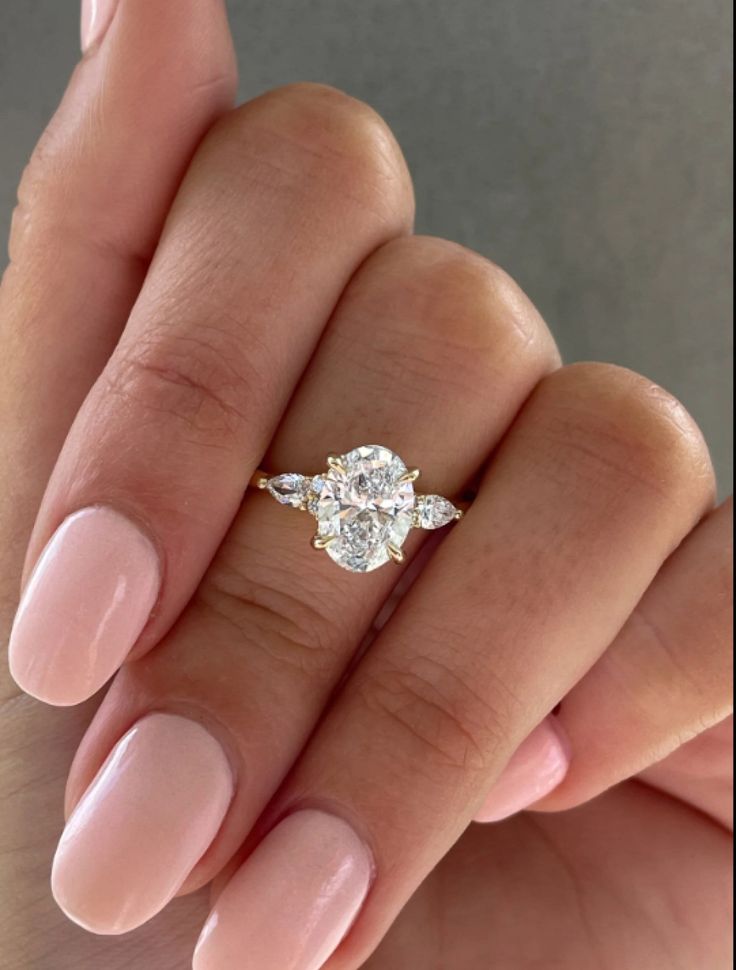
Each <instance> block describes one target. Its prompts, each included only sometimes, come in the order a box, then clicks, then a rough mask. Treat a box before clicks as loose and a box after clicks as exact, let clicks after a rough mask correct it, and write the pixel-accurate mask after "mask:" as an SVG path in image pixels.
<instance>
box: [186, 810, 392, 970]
mask: <svg viewBox="0 0 736 970" xmlns="http://www.w3.org/2000/svg"><path fill="white" fill-rule="evenodd" d="M372 871H373V865H372V860H371V856H370V853H369V851H368V849H367V848H366V846H365V845H364V843H363V842H362V841H361V840H360V839H359V838H358V836H357V835H356V834H355V832H354V831H353V829H352V828H351V827H350V826H349V825H348V824H347V822H344V821H343V820H342V819H340V818H338V817H337V816H335V815H328V814H326V813H324V812H319V811H312V810H308V811H301V812H296V813H295V814H294V815H290V816H288V817H287V818H285V819H284V821H283V822H281V823H280V824H279V825H277V826H276V828H275V829H273V831H272V832H270V833H269V834H268V835H267V836H266V838H265V839H264V840H263V842H261V844H260V845H259V846H258V848H257V849H256V850H255V851H254V852H253V854H252V855H251V856H250V858H249V859H248V860H247V861H246V862H245V863H244V865H243V866H242V867H241V868H240V869H239V871H238V872H237V873H236V874H235V876H233V878H232V879H231V880H230V882H229V883H228V885H227V886H226V888H225V890H224V891H223V893H222V895H221V896H220V898H219V899H218V900H217V903H216V905H215V908H214V910H213V911H212V914H211V916H210V918H209V919H208V920H207V923H206V924H205V927H204V929H203V930H202V935H201V936H200V938H199V942H198V944H197V949H196V951H195V954H194V970H243V967H246V966H248V967H252V968H253V970H255V968H256V967H257V968H258V970H287V968H288V970H319V967H321V966H322V965H323V964H324V963H325V962H326V961H327V960H328V959H329V957H330V956H331V955H332V953H333V952H334V951H335V949H336V948H337V947H338V945H339V944H340V942H341V940H342V939H343V937H344V936H345V934H346V933H347V932H348V930H349V929H350V927H351V925H352V923H353V921H354V920H355V917H356V916H357V914H358V912H359V910H360V908H361V906H362V905H363V901H364V900H365V897H366V894H367V893H368V889H369V887H370V883H371V877H372Z"/></svg>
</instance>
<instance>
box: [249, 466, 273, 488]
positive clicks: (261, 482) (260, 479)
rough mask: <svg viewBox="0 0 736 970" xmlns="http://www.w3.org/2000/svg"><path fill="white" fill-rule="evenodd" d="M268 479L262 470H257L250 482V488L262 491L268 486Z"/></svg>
mask: <svg viewBox="0 0 736 970" xmlns="http://www.w3.org/2000/svg"><path fill="white" fill-rule="evenodd" d="M268 478H269V476H268V475H267V474H266V473H265V472H264V471H263V470H262V469H260V468H258V469H257V470H256V471H255V472H254V473H253V477H252V478H251V480H250V484H251V487H252V488H260V489H264V488H265V487H266V485H268Z"/></svg>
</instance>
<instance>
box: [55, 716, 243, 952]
mask: <svg viewBox="0 0 736 970" xmlns="http://www.w3.org/2000/svg"><path fill="white" fill-rule="evenodd" d="M232 795H233V777H232V772H231V770H230V765H229V762H228V760H227V757H226V756H225V753H224V751H223V750H222V748H221V747H220V745H219V744H218V742H217V741H216V740H215V739H214V738H213V737H212V735H211V734H209V733H208V732H207V731H206V730H205V729H204V728H203V727H201V726H200V725H199V724H197V723H196V722H195V721H190V720H189V719H188V718H184V717H179V716H177V715H173V714H151V715H149V716H148V717H145V718H143V720H141V721H139V722H138V723H137V724H136V725H135V726H134V727H132V728H131V730H130V731H128V733H127V734H126V735H125V737H123V738H122V740H121V741H119V742H118V744H117V745H116V746H115V748H113V751H112V754H111V755H110V757H109V758H108V760H107V762H106V763H105V765H104V766H103V767H102V769H101V770H100V772H99V774H98V775H97V777H96V778H95V780H94V781H93V782H92V784H91V785H90V787H89V788H88V789H87V791H86V792H85V794H84V796H83V797H82V800H81V801H80V802H79V804H78V805H77V807H76V809H75V810H74V812H73V813H72V815H71V817H70V819H69V821H68V822H67V825H66V828H65V829H64V834H63V835H62V837H61V841H60V842H59V847H58V849H57V850H56V856H55V858H54V867H53V871H52V875H51V888H52V890H53V894H54V898H55V899H56V902H57V903H58V904H59V906H60V907H61V909H62V910H63V911H64V912H65V913H66V915H67V916H68V917H69V918H70V919H72V920H74V922H75V923H79V925H80V926H83V927H84V928H85V929H87V930H91V931H92V932H93V933H104V934H114V933H126V932H127V931H128V930H132V929H135V927H136V926H140V925H141V924H142V923H145V922H146V920H148V919H150V918H151V917H152V916H154V915H155V914H156V913H157V912H159V910H161V909H162V908H163V907H164V906H165V905H166V903H168V901H169V900H170V899H171V898H172V897H173V896H174V895H175V894H176V892H177V891H178V890H179V888H180V887H181V885H182V883H183V882H184V880H185V879H186V877H187V876H188V875H189V873H190V872H191V871H192V869H193V868H194V866H195V864H196V863H197V862H198V861H199V859H200V858H201V857H202V856H203V855H204V853H205V851H206V850H207V848H208V847H209V845H210V843H211V842H212V840H213V839H214V837H215V836H216V835H217V832H218V831H219V829H220V826H221V824H222V820H223V819H224V817H225V814H226V812H227V810H228V807H229V805H230V801H231V799H232Z"/></svg>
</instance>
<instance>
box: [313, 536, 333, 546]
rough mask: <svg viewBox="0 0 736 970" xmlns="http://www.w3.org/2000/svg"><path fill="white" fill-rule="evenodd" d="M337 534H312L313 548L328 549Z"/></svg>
mask: <svg viewBox="0 0 736 970" xmlns="http://www.w3.org/2000/svg"><path fill="white" fill-rule="evenodd" d="M335 539H337V536H320V535H317V536H312V549H326V548H327V547H328V546H329V545H330V543H331V542H334V541H335Z"/></svg>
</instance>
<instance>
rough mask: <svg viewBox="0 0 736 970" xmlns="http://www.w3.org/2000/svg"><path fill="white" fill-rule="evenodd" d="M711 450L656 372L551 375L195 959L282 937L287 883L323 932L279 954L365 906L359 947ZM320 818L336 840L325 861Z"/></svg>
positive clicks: (682, 521) (293, 903) (706, 492)
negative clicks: (312, 844)
mask: <svg viewBox="0 0 736 970" xmlns="http://www.w3.org/2000/svg"><path fill="white" fill-rule="evenodd" d="M704 462H705V458H704V454H703V445H702V439H701V438H700V436H699V435H698V434H697V432H696V431H695V429H694V426H693V424H692V422H691V421H690V419H689V418H687V417H686V416H684V415H683V413H682V410H681V409H680V408H679V407H678V406H677V405H675V403H674V402H672V401H671V399H668V398H666V397H664V395H662V393H661V392H655V391H654V390H653V389H652V387H651V385H650V384H649V383H648V382H646V381H644V380H643V379H642V378H639V377H637V376H635V375H632V374H631V373H630V372H628V371H622V370H619V369H617V368H613V367H607V366H605V365H599V366H596V365H580V366H577V367H571V368H566V369H564V370H562V371H559V372H558V373H557V374H555V375H553V376H551V377H548V378H546V379H545V381H543V382H542V384H541V385H540V386H539V387H538V388H537V390H536V391H535V393H534V394H533V395H532V398H531V399H530V401H529V402H528V403H527V404H526V406H525V407H524V409H523V411H522V413H521V415H520V416H519V417H518V419H517V420H516V422H515V423H514V426H513V427H512V429H511V430H510V432H509V434H508V435H507V437H506V439H505V442H504V444H503V446H502V448H501V449H500V451H499V452H498V454H497V456H496V458H495V461H494V463H493V464H492V465H491V468H490V470H489V473H488V474H487V476H486V478H485V480H484V482H483V484H482V486H481V490H480V493H479V496H478V499H477V500H476V502H475V503H474V505H473V507H472V508H471V510H470V512H469V513H468V515H467V516H466V519H465V520H464V521H463V522H461V523H460V524H459V525H458V526H457V527H456V529H455V530H454V531H453V532H452V533H451V534H450V535H449V536H448V538H447V539H446V540H445V542H444V543H443V544H442V546H441V547H440V549H439V550H438V551H437V552H436V553H435V555H434V556H433V558H432V560H431V562H430V563H429V564H428V565H427V567H426V568H425V570H424V572H423V574H422V576H421V577H420V579H419V581H418V582H417V583H416V584H415V586H414V587H413V588H412V590H411V591H410V592H409V593H408V594H407V597H406V599H405V600H404V601H403V602H402V604H401V606H400V607H399V609H398V610H397V612H396V613H395V614H394V616H393V617H392V618H391V620H390V621H389V623H388V624H387V625H386V627H385V628H384V629H383V631H382V632H381V634H380V636H379V637H378V638H377V640H376V641H375V643H374V644H373V646H372V648H371V650H370V652H369V653H368V654H367V655H366V657H365V658H364V660H363V661H362V662H361V664H360V665H359V666H358V668H357V670H356V671H355V673H354V674H353V676H352V678H351V680H350V681H349V682H348V684H347V685H346V687H345V688H344V689H343V691H342V692H341V694H340V695H339V697H338V698H337V700H336V702H335V704H334V706H333V708H332V710H331V711H330V712H329V714H328V715H327V717H326V718H325V719H324V720H323V721H322V723H321V725H320V727H319V729H318V731H317V733H316V734H315V735H314V737H313V738H312V740H311V742H310V744H309V746H308V747H307V749H306V751H305V753H304V755H303V757H302V758H301V760H300V761H299V763H298V764H297V766H296V767H295V769H294V771H293V772H292V774H291V776H290V778H289V781H288V783H287V784H286V785H285V787H284V789H283V790H282V792H281V793H280V794H279V797H278V799H277V800H276V802H275V803H274V804H273V806H272V807H271V808H270V809H269V812H268V815H267V817H265V818H264V821H263V830H266V831H267V830H268V828H269V826H271V825H273V824H274V823H275V822H278V820H280V819H282V818H284V816H286V821H284V822H281V824H277V825H276V827H275V828H274V829H273V830H272V831H270V832H269V834H267V835H266V836H265V838H264V839H263V840H262V841H261V842H260V843H259V844H258V847H257V848H256V849H255V850H254V852H253V854H252V856H251V857H250V858H249V859H247V860H246V861H245V863H244V864H243V866H242V867H241V868H240V870H239V871H238V872H237V874H236V875H235V876H234V877H233V879H232V880H231V882H230V883H229V884H228V885H227V886H226V888H225V889H224V891H223V892H222V894H221V896H220V897H219V899H218V901H217V903H216V905H215V908H214V911H213V915H212V917H211V919H210V921H209V922H208V924H207V926H206V927H205V930H204V932H203V935H202V937H201V939H200V944H199V948H198V950H197V955H196V957H195V967H196V970H211V968H215V967H216V968H217V970H229V968H230V967H235V966H237V963H236V962H234V959H233V957H234V954H235V952H236V948H237V951H238V952H241V953H242V952H248V953H261V952H263V947H264V945H265V940H266V939H268V940H273V939H274V937H275V936H276V933H275V921H274V920H273V919H272V917H271V916H270V914H271V913H272V912H274V909H275V908H276V899H277V897H278V898H279V900H280V904H279V906H278V910H279V915H278V918H279V927H286V926H291V927H303V926H311V925H313V923H312V921H313V920H315V921H317V919H319V923H318V925H319V928H320V931H321V932H320V937H319V939H316V938H315V937H314V936H309V935H308V934H299V933H295V932H286V930H285V929H279V932H278V937H277V942H276V943H270V944H269V947H270V953H271V954H272V958H273V962H274V965H286V964H289V965H291V966H294V967H301V966H304V967H306V966H309V965H310V962H309V961H310V959H314V962H315V964H317V963H319V960H317V958H316V954H317V953H318V954H319V958H320V959H321V960H324V959H325V958H326V957H327V955H328V954H327V952H326V951H327V950H328V949H329V948H331V947H333V946H334V945H335V944H337V943H338V941H339V940H340V938H341V935H342V934H343V933H344V932H346V931H347V930H348V928H349V927H350V926H351V925H352V929H351V930H350V933H349V935H348V937H347V939H346V940H345V942H344V943H343V944H342V947H341V949H340V951H339V955H337V956H336V958H335V963H334V966H335V967H338V966H339V967H341V968H352V967H358V966H360V965H361V964H362V963H363V962H364V961H365V959H366V958H367V956H368V955H369V953H370V951H371V950H372V949H373V947H375V945H376V944H377V942H378V941H379V939H380V938H381V936H382V935H383V933H384V932H385V930H386V929H387V928H388V926H389V925H390V923H391V922H392V920H393V919H394V917H395V916H396V915H397V913H398V912H399V910H400V909H401V907H402V906H403V905H404V903H405V902H406V901H407V899H408V898H409V896H410V895H411V893H412V892H413V891H414V889H416V887H417V886H418V885H419V883H420V882H421V881H422V880H423V878H424V877H425V876H426V875H427V873H428V872H429V871H430V870H431V869H432V867H433V866H434V865H435V864H436V863H437V862H438V861H439V859H440V858H441V857H442V856H443V855H444V853H445V852H446V851H447V850H448V849H449V848H450V846H451V845H452V844H453V843H454V842H455V840H456V839H457V838H458V836H459V835H460V834H461V832H462V831H463V829H464V827H465V826H466V825H467V823H468V821H469V820H470V819H471V817H472V815H473V813H474V811H475V810H476V809H477V808H478V805H479V803H480V801H481V799H482V797H483V794H484V793H485V791H486V790H487V785H488V781H489V779H493V778H494V777H497V776H498V774H499V773H500V770H501V769H502V768H503V766H504V764H505V763H506V762H507V761H508V758H509V755H510V754H511V752H512V751H513V750H514V749H515V748H516V747H518V745H519V743H520V741H521V740H522V738H523V737H525V736H526V735H528V734H529V733H530V731H531V729H532V727H533V726H534V724H536V723H538V722H539V721H540V720H541V719H542V718H543V716H544V715H545V714H546V713H547V712H548V711H550V710H551V709H552V708H553V707H554V706H555V704H556V703H557V702H558V701H559V700H560V698H561V697H562V696H564V694H565V693H566V692H567V691H568V690H569V689H570V687H571V686H572V684H574V683H575V682H576V681H577V680H579V679H580V677H581V675H582V674H583V672H584V671H585V670H587V669H589V668H590V667H591V665H592V663H593V662H594V661H595V659H597V657H598V656H599V655H600V654H601V653H602V652H603V650H604V649H605V647H606V646H607V645H608V644H609V643H610V641H611V639H612V638H613V636H614V635H615V633H616V631H617V630H618V629H619V628H620V627H621V625H622V624H623V622H624V621H625V619H626V618H627V616H628V615H629V614H630V612H631V610H632V609H633V608H634V606H635V604H636V602H637V600H638V599H639V597H640V595H641V592H642V590H643V589H644V588H646V586H647V585H648V584H649V582H650V581H651V579H652V578H653V576H654V575H655V574H656V572H657V570H658V569H659V567H660V565H661V563H662V561H663V560H664V559H665V557H666V556H667V555H668V554H669V553H670V552H671V550H672V548H673V547H674V546H675V545H677V543H678V542H679V541H680V540H681V539H682V537H683V536H684V535H685V534H686V533H687V532H688V531H689V530H690V528H692V526H693V524H694V522H695V521H696V520H697V519H698V518H699V517H700V515H701V514H702V512H703V507H704V505H705V504H706V503H707V502H709V501H710V500H711V496H712V480H711V477H710V475H709V474H706V473H705V472H703V473H702V474H700V475H693V464H694V463H698V465H699V466H700V467H702V466H703V465H704ZM634 549H635V550H636V554H635V555H633V556H632V550H634ZM314 809H319V811H317V812H315V811H314ZM315 816H318V817H315ZM284 826H287V828H286V829H285V828H284ZM346 830H348V831H349V832H350V833H351V834H350V835H348V834H346ZM317 835H320V836H321V837H322V838H323V839H325V840H327V839H328V837H329V838H330V840H331V843H332V844H333V845H334V850H333V851H332V852H330V853H329V854H327V855H326V856H325V858H324V859H323V860H321V859H319V858H315V855H314V853H313V852H312V851H311V850H310V848H309V841H310V840H311V839H312V838H315V837H317ZM249 848H250V847H249ZM302 853H303V855H302ZM366 859H367V860H368V865H369V867H370V869H371V872H372V879H371V880H367V879H366V878H365V868H366ZM302 860H305V861H304V864H302ZM255 877H257V885H256V881H254V880H255ZM369 881H370V893H368V888H369V885H368V883H369ZM286 885H288V886H289V895H288V898H287V900H286V902H285V903H284V895H283V891H284V887H285V886H286ZM333 886H334V887H335V890H334V891H333V889H332V888H331V887H333ZM315 890H316V891H315ZM236 913H237V914H239V915H238V916H237V917H236ZM245 914H247V916H246V915H245ZM276 948H278V949H276ZM310 948H312V949H310ZM274 953H277V954H278V958H276V957H275V956H273V954H274Z"/></svg>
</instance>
